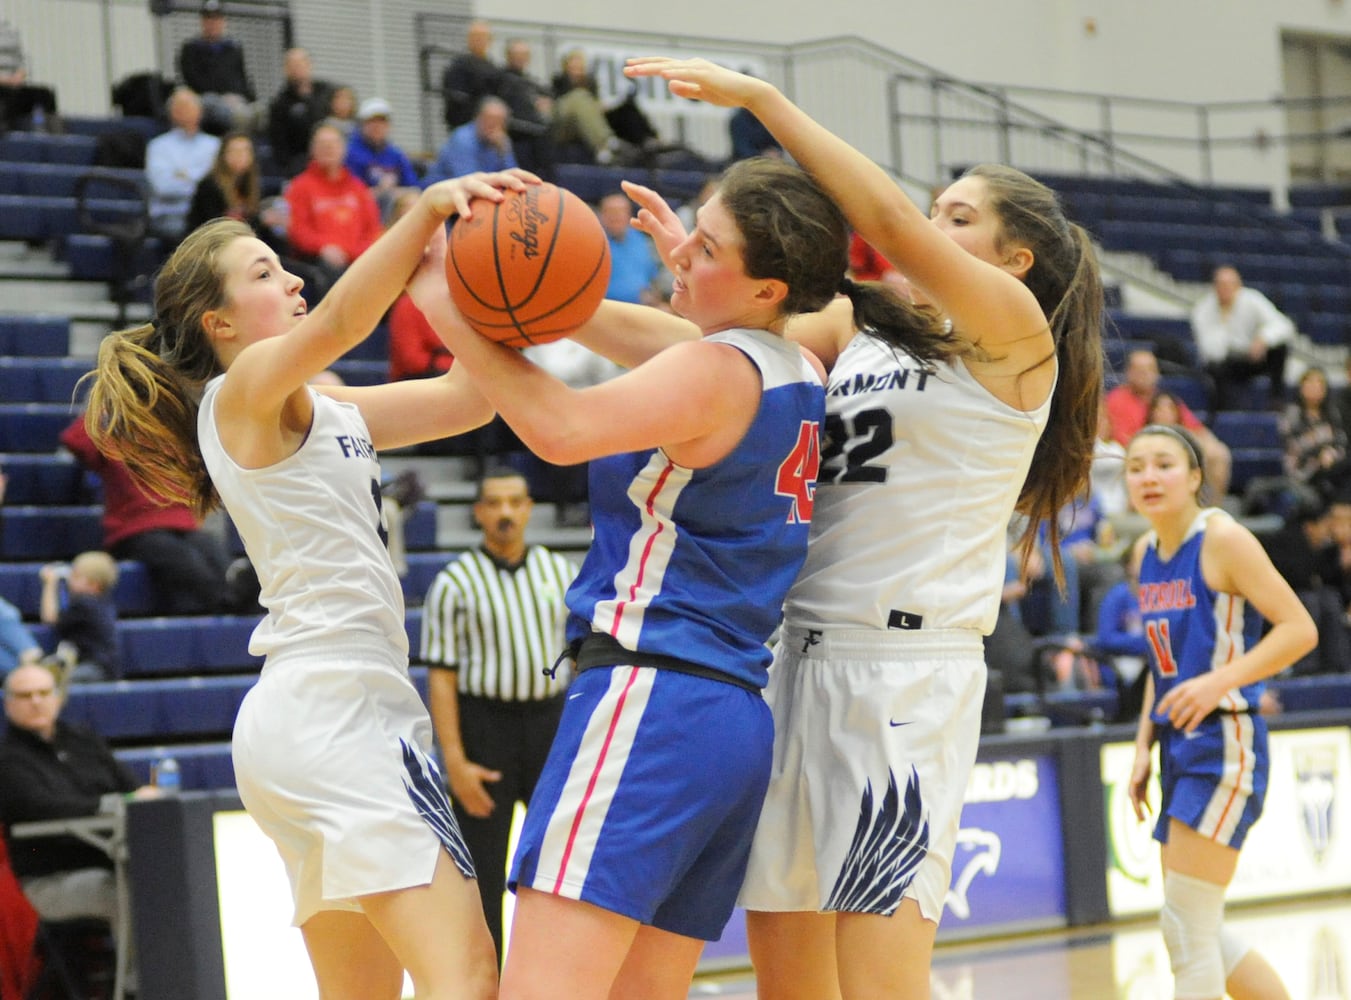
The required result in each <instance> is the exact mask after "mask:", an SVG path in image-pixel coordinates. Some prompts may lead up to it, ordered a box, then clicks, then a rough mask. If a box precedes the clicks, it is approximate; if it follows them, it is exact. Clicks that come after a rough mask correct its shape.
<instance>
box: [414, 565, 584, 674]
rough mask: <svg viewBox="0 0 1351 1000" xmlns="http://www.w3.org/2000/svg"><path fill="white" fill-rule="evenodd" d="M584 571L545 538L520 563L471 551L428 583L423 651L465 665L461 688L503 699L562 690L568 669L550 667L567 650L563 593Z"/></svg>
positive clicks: (433, 659)
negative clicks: (555, 672) (556, 672)
mask: <svg viewBox="0 0 1351 1000" xmlns="http://www.w3.org/2000/svg"><path fill="white" fill-rule="evenodd" d="M576 575H577V567H576V566H575V565H573V563H572V562H571V561H569V560H568V559H566V558H564V557H563V556H561V555H558V554H557V553H555V552H550V551H549V550H548V549H547V548H545V547H544V546H542V545H532V546H530V547H529V548H528V549H526V553H525V559H523V560H522V561H521V563H520V565H518V566H515V567H508V566H505V565H504V564H502V563H500V562H498V561H497V560H496V559H494V558H493V557H492V556H490V555H489V554H488V553H487V552H485V551H483V550H482V549H475V550H474V551H472V552H466V553H465V554H464V555H462V556H460V558H458V559H455V560H454V561H452V562H451V563H450V564H449V565H448V566H446V568H445V569H443V570H442V571H441V572H440V573H438V574H436V578H435V579H434V580H433V581H432V585H431V587H429V588H428V589H427V600H426V602H425V604H424V605H423V610H422V658H423V659H424V660H425V661H426V662H427V664H428V665H429V666H432V667H448V668H452V669H455V670H458V671H459V683H458V690H459V692H460V693H461V694H467V695H477V696H479V697H484V698H494V699H497V700H499V701H539V700H541V699H544V698H548V697H551V696H552V695H555V694H557V693H558V692H559V691H560V690H562V688H563V685H564V684H565V683H566V677H565V676H559V677H553V678H551V677H549V676H547V675H546V674H545V670H546V669H547V668H549V667H550V666H552V665H553V662H554V660H555V659H556V658H557V657H558V654H559V653H561V652H562V651H563V646H564V638H563V625H564V622H565V621H566V620H567V615H568V609H567V605H565V604H564V603H563V595H564V594H566V593H567V589H568V586H569V585H570V584H571V583H572V579H573V577H575V576H576ZM560 673H561V674H565V673H566V671H560Z"/></svg>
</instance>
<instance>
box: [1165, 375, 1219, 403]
mask: <svg viewBox="0 0 1351 1000" xmlns="http://www.w3.org/2000/svg"><path fill="white" fill-rule="evenodd" d="M1159 389H1160V390H1161V391H1163V392H1171V393H1172V394H1173V395H1174V396H1176V397H1177V398H1178V399H1180V400H1182V402H1184V403H1186V404H1187V408H1188V409H1190V410H1192V411H1193V412H1194V411H1196V410H1205V409H1208V408H1209V406H1210V400H1209V399H1208V398H1207V392H1206V384H1205V382H1203V381H1202V380H1201V379H1200V378H1199V377H1197V376H1195V375H1162V376H1160V377H1159Z"/></svg>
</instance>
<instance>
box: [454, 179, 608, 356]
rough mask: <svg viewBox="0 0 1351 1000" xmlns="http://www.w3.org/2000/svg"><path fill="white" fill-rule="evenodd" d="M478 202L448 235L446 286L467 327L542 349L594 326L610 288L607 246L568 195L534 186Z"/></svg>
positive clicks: (590, 217)
mask: <svg viewBox="0 0 1351 1000" xmlns="http://www.w3.org/2000/svg"><path fill="white" fill-rule="evenodd" d="M504 193H505V194H506V198H505V199H504V200H503V201H501V202H490V201H484V200H478V201H475V202H474V204H473V215H472V216H470V217H469V218H467V219H466V218H460V219H457V220H456V221H455V224H454V225H453V226H451V229H450V244H449V246H448V247H447V250H446V283H447V284H448V285H449V286H450V297H451V299H452V300H453V301H454V303H455V306H456V308H458V309H459V310H460V313H461V315H463V316H464V318H465V322H467V323H468V324H469V325H470V326H471V327H473V328H474V329H475V330H476V331H478V332H479V333H480V334H482V335H483V336H485V337H487V338H488V339H490V340H495V341H497V342H498V343H499V344H506V345H507V346H508V347H529V346H530V345H531V344H547V343H549V342H550V341H552V340H558V339H559V338H560V337H566V336H567V335H568V334H569V333H571V332H572V331H574V330H576V329H577V328H578V327H579V326H581V325H582V324H583V323H585V322H586V321H587V320H588V319H590V318H591V314H592V313H594V312H595V311H596V307H597V306H599V305H600V303H601V300H602V299H603V298H605V289H606V287H607V286H608V285H609V283H610V241H609V240H608V239H607V238H606V235H605V230H604V229H602V228H601V224H600V220H599V219H597V218H596V213H595V212H593V211H592V210H591V207H590V206H589V205H587V203H586V202H584V201H582V199H581V198H578V197H577V196H576V195H575V194H573V193H572V192H571V191H566V190H564V189H563V188H560V187H556V186H555V185H553V184H531V185H529V186H528V187H526V189H525V190H524V191H507V192H504Z"/></svg>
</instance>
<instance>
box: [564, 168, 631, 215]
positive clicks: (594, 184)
mask: <svg viewBox="0 0 1351 1000" xmlns="http://www.w3.org/2000/svg"><path fill="white" fill-rule="evenodd" d="M620 181H632V182H633V183H634V184H642V185H644V186H647V187H650V186H651V185H652V174H651V172H650V171H647V170H643V169H641V168H638V167H613V166H601V165H600V164H597V163H559V164H557V165H556V166H555V167H554V183H556V184H557V185H558V186H559V187H561V188H566V189H567V190H569V191H571V192H572V193H573V194H575V195H576V196H577V197H578V198H581V199H582V201H585V202H588V203H589V204H592V205H594V204H595V203H596V202H598V201H600V199H601V198H603V197H605V196H606V195H607V194H613V193H614V192H616V191H619V190H621V189H620V187H619V182H620Z"/></svg>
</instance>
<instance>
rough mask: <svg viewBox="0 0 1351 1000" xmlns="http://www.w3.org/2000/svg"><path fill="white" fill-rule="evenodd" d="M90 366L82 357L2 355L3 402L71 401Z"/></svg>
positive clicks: (0, 390) (0, 395) (0, 384)
mask: <svg viewBox="0 0 1351 1000" xmlns="http://www.w3.org/2000/svg"><path fill="white" fill-rule="evenodd" d="M90 367H91V365H90V363H89V362H88V361H86V360H83V359H80V358H13V357H0V401H3V402H6V403H69V402H70V401H71V400H72V399H73V398H74V394H75V384H76V383H77V382H78V381H79V380H80V378H81V377H83V376H84V374H85V373H86V372H88V371H89V370H90Z"/></svg>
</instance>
